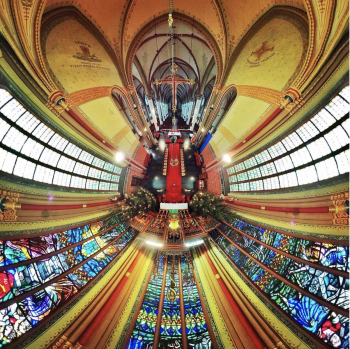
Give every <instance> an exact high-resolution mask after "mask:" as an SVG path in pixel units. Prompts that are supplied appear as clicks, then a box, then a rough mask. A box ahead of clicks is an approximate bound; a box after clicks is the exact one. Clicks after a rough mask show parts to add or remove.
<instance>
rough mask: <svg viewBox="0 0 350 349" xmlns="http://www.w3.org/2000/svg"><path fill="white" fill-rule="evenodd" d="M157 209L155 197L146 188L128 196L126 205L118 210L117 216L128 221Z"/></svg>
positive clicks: (136, 190) (138, 189)
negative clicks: (119, 215)
mask: <svg viewBox="0 0 350 349" xmlns="http://www.w3.org/2000/svg"><path fill="white" fill-rule="evenodd" d="M156 207H157V200H156V198H155V196H154V195H153V194H152V193H151V192H150V191H149V190H147V189H145V188H137V189H135V190H134V192H133V193H132V194H129V195H126V200H125V203H124V205H122V206H121V207H120V208H119V209H118V211H117V214H121V215H122V216H123V218H124V219H125V220H128V219H131V218H133V217H135V216H137V215H139V214H143V213H145V212H147V211H155V209H156Z"/></svg>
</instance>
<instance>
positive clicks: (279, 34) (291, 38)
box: [227, 16, 308, 90]
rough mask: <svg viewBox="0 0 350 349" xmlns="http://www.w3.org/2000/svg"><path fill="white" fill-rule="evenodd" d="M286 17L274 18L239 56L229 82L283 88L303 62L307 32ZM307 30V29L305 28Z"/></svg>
mask: <svg viewBox="0 0 350 349" xmlns="http://www.w3.org/2000/svg"><path fill="white" fill-rule="evenodd" d="M297 24H298V23H297V22H296V21H291V20H290V19H288V18H286V17H285V16H280V17H277V18H273V19H271V20H270V21H269V22H268V23H266V24H265V25H264V26H263V27H262V28H261V29H259V31H258V32H257V33H256V34H255V35H254V36H253V37H252V38H251V39H250V40H249V41H248V42H247V44H246V45H245V46H244V48H243V49H242V51H241V53H240V54H239V56H238V57H237V59H236V61H235V63H234V65H233V67H232V69H231V71H230V75H229V78H228V79H227V85H230V84H235V85H247V84H249V85H256V86H262V87H268V88H273V89H276V90H282V89H284V88H286V87H288V86H289V83H290V80H291V79H292V78H293V75H294V74H295V72H298V68H300V65H301V64H302V63H303V60H302V59H303V56H304V54H305V52H306V48H307V43H308V42H307V33H306V32H305V31H304V28H302V27H301V26H300V25H297ZM305 29H306V28H305Z"/></svg>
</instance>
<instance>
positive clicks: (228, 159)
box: [222, 154, 231, 162]
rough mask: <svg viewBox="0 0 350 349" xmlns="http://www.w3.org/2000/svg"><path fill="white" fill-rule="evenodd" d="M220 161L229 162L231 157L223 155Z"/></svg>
mask: <svg viewBox="0 0 350 349" xmlns="http://www.w3.org/2000/svg"><path fill="white" fill-rule="evenodd" d="M222 159H223V160H224V161H225V162H231V156H230V155H228V154H225V155H224V156H223V157H222Z"/></svg>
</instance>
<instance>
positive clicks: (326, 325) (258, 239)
mask: <svg viewBox="0 0 350 349" xmlns="http://www.w3.org/2000/svg"><path fill="white" fill-rule="evenodd" d="M230 224H231V226H232V227H234V228H235V229H233V228H232V227H229V226H228V225H226V224H221V225H220V226H219V227H218V228H217V229H215V230H213V231H211V232H210V233H209V234H210V236H211V237H212V238H213V239H214V241H215V242H216V243H217V244H218V245H219V246H220V247H221V248H222V250H223V251H224V252H225V253H226V254H227V255H228V256H229V258H230V259H231V260H232V261H233V262H234V264H235V265H236V266H237V267H238V268H239V269H240V270H241V271H242V272H243V273H244V274H245V275H246V276H247V277H248V279H249V280H251V281H252V282H253V283H254V284H255V285H256V287H258V288H259V289H260V290H261V291H262V292H263V293H264V294H265V295H266V297H268V298H269V299H270V300H271V301H272V302H273V303H275V304H276V305H278V306H279V307H280V308H281V309H282V310H283V311H284V312H285V313H286V314H288V315H289V316H291V317H292V318H293V319H294V320H295V321H296V322H297V323H298V324H299V325H300V326H302V327H303V328H304V329H306V330H307V331H309V332H311V333H312V334H314V335H315V337H317V338H318V339H321V340H322V341H323V342H325V343H327V344H328V345H329V346H331V347H334V348H347V347H348V346H349V331H348V330H349V319H348V315H347V314H348V309H349V300H348V294H349V276H348V272H349V247H348V246H347V245H346V246H340V245H332V244H329V243H323V242H318V241H311V240H305V239H301V238H298V237H294V236H291V235H287V234H283V233H279V232H274V231H270V230H268V229H265V228H262V227H259V226H255V225H253V224H250V223H247V222H245V221H242V220H240V219H237V218H235V219H233V220H232V221H230ZM279 251H281V253H279ZM260 263H261V264H260ZM262 265H263V266H264V267H262ZM301 290H303V292H301ZM321 300H322V302H321ZM320 302H321V304H320ZM326 303H328V304H329V307H330V308H331V309H330V308H328V307H327V306H325V304H326Z"/></svg>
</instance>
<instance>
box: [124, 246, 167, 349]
mask: <svg viewBox="0 0 350 349" xmlns="http://www.w3.org/2000/svg"><path fill="white" fill-rule="evenodd" d="M165 262H166V257H165V255H164V254H163V253H161V252H158V255H157V258H156V262H155V266H154V269H153V271H152V274H151V278H150V280H149V282H148V285H147V289H146V293H145V296H144V299H143V302H142V305H141V309H140V312H139V314H138V316H137V320H136V323H135V327H134V330H133V332H132V335H131V338H130V341H129V344H128V347H127V348H128V349H134V348H147V346H148V345H149V346H151V345H152V344H153V340H154V334H155V331H156V324H157V316H158V307H159V301H160V293H161V291H162V283H163V273H164V264H165Z"/></svg>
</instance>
